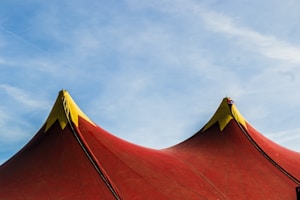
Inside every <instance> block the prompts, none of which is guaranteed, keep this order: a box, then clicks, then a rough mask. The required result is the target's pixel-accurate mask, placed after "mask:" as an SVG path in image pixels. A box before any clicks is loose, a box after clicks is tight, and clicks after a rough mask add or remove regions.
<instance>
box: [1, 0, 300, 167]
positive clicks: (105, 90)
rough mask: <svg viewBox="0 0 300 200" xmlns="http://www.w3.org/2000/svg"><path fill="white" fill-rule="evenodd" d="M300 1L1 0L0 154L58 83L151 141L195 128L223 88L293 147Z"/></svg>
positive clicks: (169, 140) (98, 118) (14, 144)
mask: <svg viewBox="0 0 300 200" xmlns="http://www.w3.org/2000/svg"><path fill="white" fill-rule="evenodd" d="M299 9H300V2H299V1H295V0H287V1H285V2H284V3H283V2H280V1H273V0H272V1H271V0H265V1H257V0H254V1H253V0H239V1H237V0H236V1H218V0H215V1H214V0H209V1H208V0H203V1H199V0H153V1H140V0H123V1H119V0H100V1H94V0H77V1H66V0H53V1H37V0H22V1H20V0H3V1H1V2H0V95H1V99H0V163H2V162H4V161H5V160H7V159H8V158H9V157H11V156H12V155H13V154H15V153H16V152H17V151H18V150H19V149H20V148H21V147H23V146H24V145H25V144H26V143H27V142H28V140H29V139H31V138H32V137H33V135H34V134H35V133H36V132H37V131H38V130H39V128H40V127H41V126H42V125H43V123H44V122H45V120H46V118H47V116H48V114H49V112H50V109H51V108H52V105H53V103H54V101H55V99H56V97H57V94H58V92H59V91H60V90H61V89H67V90H68V91H69V93H70V94H71V96H72V97H73V99H74V100H75V101H76V102H77V104H78V105H79V106H80V107H81V109H82V110H83V111H84V112H85V113H86V114H87V115H88V116H89V117H90V118H91V119H92V120H93V121H94V122H96V123H97V124H98V125H99V126H101V127H102V128H104V129H106V130H107V131H109V132H111V133H112V134H114V135H116V136H118V137H121V138H123V139H125V140H128V141H131V142H134V143H137V144H140V145H143V146H147V147H151V148H164V147H168V146H171V145H174V144H176V143H178V142H180V141H182V140H184V139H186V138H188V137H190V136H191V135H193V134H194V133H195V132H196V131H197V130H199V129H200V128H202V127H203V126H204V124H205V123H206V122H207V121H208V120H209V118H210V117H211V116H212V114H213V113H214V112H215V110H216V108H217V107H218V105H219V103H220V102H221V100H222V99H223V97H225V96H229V97H231V98H232V99H234V100H235V102H236V105H237V107H238V109H239V111H240V112H241V113H242V115H243V116H244V117H245V118H246V119H247V121H248V122H250V124H252V125H253V126H254V127H255V128H256V129H257V130H258V131H260V132H261V133H263V134H264V135H265V136H267V137H268V138H270V139H272V140H274V141H275V142H277V143H279V144H281V145H283V146H285V147H287V148H290V149H292V150H296V151H300V145H299V144H300V125H299V122H300V116H299V114H298V113H299V109H300V93H299V86H300V79H299V78H300V77H299V75H300V69H299V67H300V39H299V35H300V22H299V18H300V13H299Z"/></svg>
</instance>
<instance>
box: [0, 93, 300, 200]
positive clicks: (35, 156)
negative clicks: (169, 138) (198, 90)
mask: <svg viewBox="0 0 300 200" xmlns="http://www.w3.org/2000/svg"><path fill="white" fill-rule="evenodd" d="M60 95H61V94H60ZM57 101H58V103H57V102H56V103H55V105H58V104H60V103H59V101H62V100H61V97H60V96H59V98H58V99H57ZM62 103H63V102H62ZM64 103H65V102H64ZM223 106H224V105H223ZM228 106H229V105H228ZM72 112H74V109H73V111H72ZM56 113H64V112H58V111H57V110H56ZM66 113H67V112H66ZM79 113H80V112H79ZM72 114H73V116H75V114H76V113H72ZM220 116H223V115H220ZM59 119H62V118H58V120H59ZM66 119H69V118H68V117H67V118H66ZM246 125H247V129H245V128H244V127H242V126H241V125H240V124H239V122H238V121H236V120H234V118H233V120H230V121H229V123H228V124H227V125H226V127H225V128H224V129H223V130H222V131H221V130H220V128H219V127H218V124H217V123H216V124H214V125H213V126H211V127H209V128H207V129H206V130H205V131H199V132H198V133H196V134H195V135H194V136H192V137H191V138H189V139H187V140H186V141H183V142H182V143H180V144H178V145H175V146H173V147H170V148H166V149H162V150H154V149H150V148H145V147H141V146H138V145H135V144H132V143H129V142H126V141H124V140H122V139H120V138H117V137H115V136H113V135H112V134H110V133H108V132H107V131H105V130H103V129H102V128H101V127H99V126H97V125H95V124H93V123H91V121H90V120H87V119H86V117H81V116H78V121H76V123H73V121H72V120H70V121H69V122H68V123H67V125H66V126H65V127H64V128H62V126H61V123H58V121H56V122H55V123H53V124H52V125H51V126H50V128H47V131H45V127H46V125H44V126H43V127H42V128H41V129H40V131H38V133H37V134H36V135H35V136H34V137H33V139H32V140H31V141H30V142H29V143H28V144H27V145H26V146H25V147H24V148H23V149H22V150H21V151H20V152H18V153H17V154H16V155H15V156H13V157H12V158H11V159H9V160H8V161H7V162H6V163H4V164H3V165H2V166H0V199H7V200H9V199H14V200H15V199H56V200H57V199H103V200H109V199H123V200H124V199H126V200H135V199H136V200H139V199H149V200H152V199H172V200H177V199H178V200H182V199H189V200H198V199H200V200H201V199H216V200H217V199H219V200H223V199H224V200H229V199H230V200H237V199H239V200H240V199H247V200H248V199H261V200H266V199H272V200H276V199H278V200H283V199H296V192H295V187H297V186H298V182H297V181H298V180H299V178H300V172H299V171H300V165H299V164H300V163H299V162H300V155H299V153H297V152H293V151H290V150H288V149H285V148H283V147H281V146H279V145H278V144H275V143H274V142H272V141H270V140H269V139H267V138H265V137H264V136H262V135H261V134H260V133H259V132H258V131H256V130H255V129H254V128H253V127H251V125H250V124H249V123H247V124H246ZM48 126H49V125H48ZM262 150H263V151H262ZM286 173H287V174H286ZM289 175H291V176H292V177H293V178H291V177H290V176H289Z"/></svg>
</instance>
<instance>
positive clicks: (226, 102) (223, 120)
mask: <svg viewBox="0 0 300 200" xmlns="http://www.w3.org/2000/svg"><path fill="white" fill-rule="evenodd" d="M230 105H231V108H230ZM232 119H235V120H236V121H237V122H238V123H240V124H241V125H242V126H243V127H244V128H245V129H247V125H246V120H245V119H244V117H243V116H242V115H241V114H240V112H239V111H238V109H237V108H236V106H235V105H234V104H233V101H232V100H231V99H230V98H224V99H223V101H222V102H221V104H220V106H219V108H218V109H217V111H216V112H215V114H214V115H213V116H212V118H211V119H210V120H209V121H208V122H207V124H206V125H205V126H204V128H203V130H202V132H203V131H205V130H207V129H208V128H210V127H211V126H212V125H214V124H215V123H217V122H218V123H219V128H220V130H221V131H223V129H224V128H225V127H226V126H227V124H228V123H229V122H230V121H231V120H232Z"/></svg>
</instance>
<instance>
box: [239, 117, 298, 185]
mask: <svg viewBox="0 0 300 200" xmlns="http://www.w3.org/2000/svg"><path fill="white" fill-rule="evenodd" d="M235 122H236V123H237V124H238V126H239V128H240V129H241V130H242V132H243V134H244V135H245V136H246V138H247V139H248V140H249V142H250V143H251V144H252V145H253V146H254V147H255V149H256V150H257V151H258V152H259V153H261V154H262V155H263V156H264V157H265V158H266V159H267V160H268V161H269V162H270V163H271V164H272V165H273V166H275V167H276V168H277V169H278V170H279V171H280V172H282V173H283V174H284V175H286V176H287V177H288V178H289V179H290V180H292V181H293V182H294V183H296V184H298V185H300V181H299V180H298V179H297V178H296V177H295V176H293V175H292V174H290V173H289V172H288V171H287V170H285V169H284V168H283V167H281V166H280V165H279V164H278V163H277V162H276V161H275V160H274V159H272V158H271V157H270V156H269V155H268V154H267V153H266V152H265V151H264V150H263V149H262V148H261V147H260V146H259V145H258V144H257V143H256V142H255V140H254V139H253V138H252V137H251V136H250V134H249V133H248V132H247V131H246V130H245V129H244V128H243V126H242V125H241V124H239V123H238V122H237V120H235Z"/></svg>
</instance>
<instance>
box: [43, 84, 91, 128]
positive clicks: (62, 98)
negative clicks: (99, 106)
mask: <svg viewBox="0 0 300 200" xmlns="http://www.w3.org/2000/svg"><path fill="white" fill-rule="evenodd" d="M78 116H80V117H82V118H83V119H85V120H86V121H88V122H90V123H91V124H93V125H95V124H94V123H93V122H92V121H91V120H90V119H89V118H88V117H87V116H86V115H85V114H84V113H83V112H82V111H81V109H80V108H79V107H78V106H77V105H76V103H75V102H74V100H73V99H72V97H71V96H70V94H69V93H68V92H67V91H66V90H62V91H60V92H59V95H58V97H57V99H56V102H55V103H54V106H53V108H52V110H51V112H50V114H49V116H48V118H47V120H46V127H45V132H46V131H47V130H48V129H49V128H50V127H51V126H52V125H53V124H54V122H55V121H56V120H58V122H59V124H60V127H61V128H62V129H64V128H65V127H66V125H67V124H68V123H69V122H73V124H75V126H77V127H78Z"/></svg>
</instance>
